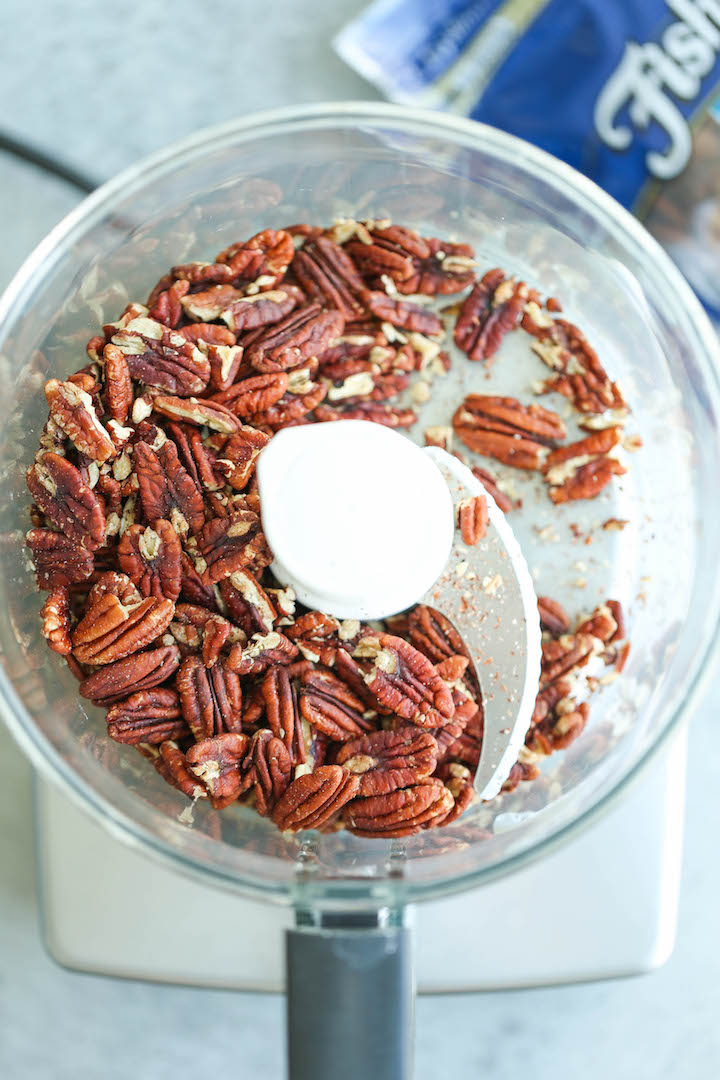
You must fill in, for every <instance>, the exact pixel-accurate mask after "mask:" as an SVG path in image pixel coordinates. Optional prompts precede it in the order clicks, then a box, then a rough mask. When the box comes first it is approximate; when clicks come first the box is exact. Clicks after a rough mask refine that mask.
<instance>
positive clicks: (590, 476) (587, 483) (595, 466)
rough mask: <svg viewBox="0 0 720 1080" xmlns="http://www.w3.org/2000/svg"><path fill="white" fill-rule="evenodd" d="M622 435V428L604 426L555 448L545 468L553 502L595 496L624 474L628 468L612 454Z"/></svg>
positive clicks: (592, 497)
mask: <svg viewBox="0 0 720 1080" xmlns="http://www.w3.org/2000/svg"><path fill="white" fill-rule="evenodd" d="M621 435H622V428H620V427H611V428H602V429H601V430H600V431H594V432H593V433H592V435H588V436H587V438H585V439H580V440H579V441H578V442H574V443H569V444H568V445H567V446H560V447H558V449H557V450H554V451H553V452H552V453H551V454H550V455H549V457H548V458H547V460H546V462H545V465H544V468H543V472H544V475H545V480H546V481H547V483H548V485H549V495H550V498H551V499H552V501H553V502H554V503H564V502H569V501H572V500H574V499H594V498H595V496H596V495H598V494H599V493H600V492H601V491H602V490H603V488H605V487H607V485H608V484H609V483H610V481H611V480H612V478H613V476H622V475H623V474H624V473H625V472H626V469H625V467H624V466H623V465H622V464H621V463H620V462H619V461H618V459H617V458H616V457H612V456H611V455H610V454H609V451H610V450H612V449H613V447H614V446H616V445H617V444H618V443H619V441H620V438H621Z"/></svg>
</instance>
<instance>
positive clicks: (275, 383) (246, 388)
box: [213, 371, 288, 420]
mask: <svg viewBox="0 0 720 1080" xmlns="http://www.w3.org/2000/svg"><path fill="white" fill-rule="evenodd" d="M287 388H288V375H287V372H286V371H276V372H270V373H268V374H267V375H252V376H251V377H250V378H249V379H241V380H240V382H237V383H235V385H234V386H231V387H229V388H228V389H227V390H223V391H222V393H220V394H215V396H214V398H213V401H217V402H219V403H220V404H221V405H225V406H226V407H227V408H228V409H231V410H232V412H234V413H235V415H236V416H238V417H240V419H241V420H247V419H248V418H249V417H251V416H253V415H254V414H255V413H257V412H262V411H263V410H264V409H269V408H270V406H271V405H274V404H275V402H276V401H279V400H280V398H281V397H282V396H283V395H284V393H285V392H286V390H287Z"/></svg>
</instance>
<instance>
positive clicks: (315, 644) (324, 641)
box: [287, 611, 340, 667]
mask: <svg viewBox="0 0 720 1080" xmlns="http://www.w3.org/2000/svg"><path fill="white" fill-rule="evenodd" d="M339 631H340V623H339V622H338V620H337V619H335V618H334V617H333V616H332V615H325V614H324V613H323V612H322V611H308V612H306V613H305V614H304V615H301V616H300V617H299V618H298V619H296V620H295V622H294V623H293V625H292V626H289V627H288V630H287V636H288V637H289V638H290V640H291V641H294V642H295V643H296V644H297V646H298V648H299V649H300V652H301V653H302V655H303V656H304V657H305V659H306V660H312V661H314V662H315V663H316V664H325V665H326V666H328V667H329V666H331V665H332V664H334V663H335V654H336V652H337V650H338V648H339V647H340V640H339V637H338V634H339Z"/></svg>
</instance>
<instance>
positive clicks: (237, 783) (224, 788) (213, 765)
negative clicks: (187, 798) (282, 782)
mask: <svg viewBox="0 0 720 1080" xmlns="http://www.w3.org/2000/svg"><path fill="white" fill-rule="evenodd" d="M249 745H250V739H249V738H248V736H247V735H242V734H240V733H239V732H234V731H228V732H224V733H223V734H221V735H215V736H213V738H210V739H203V740H202V742H198V743H195V745H194V746H191V747H190V749H189V750H188V752H187V754H186V755H185V760H186V762H187V767H188V769H189V770H190V772H191V773H192V774H193V775H194V776H196V777H197V778H198V780H200V782H201V783H202V785H203V786H204V787H205V788H206V789H207V793H208V795H209V797H210V802H211V804H212V806H213V807H214V809H215V810H222V809H224V808H225V807H226V806H229V805H230V803H232V802H235V800H236V799H237V798H238V797H239V795H240V794H241V793H242V791H243V778H242V771H241V765H242V762H243V761H244V759H245V757H246V756H247V752H248V747H249Z"/></svg>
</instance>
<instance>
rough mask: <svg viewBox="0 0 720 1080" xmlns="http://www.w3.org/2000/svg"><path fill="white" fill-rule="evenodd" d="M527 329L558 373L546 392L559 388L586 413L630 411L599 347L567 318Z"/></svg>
mask: <svg viewBox="0 0 720 1080" xmlns="http://www.w3.org/2000/svg"><path fill="white" fill-rule="evenodd" d="M523 326H524V327H525V329H527V330H530V332H531V333H534V335H535V336H536V337H538V339H539V340H538V341H536V342H534V343H533V345H532V349H533V352H535V353H537V355H538V356H539V357H540V359H541V360H542V361H543V363H544V364H547V366H548V367H549V368H551V369H552V370H553V371H556V372H557V373H558V374H557V375H556V377H555V378H554V379H549V380H548V381H547V383H546V384H545V392H549V391H551V390H555V391H557V393H559V394H563V395H564V396H565V397H567V398H569V399H570V401H571V402H572V403H573V405H574V406H575V408H576V409H578V410H579V411H580V412H584V413H596V414H597V413H602V412H605V410H606V409H612V410H617V411H618V413H619V414H624V413H627V411H628V408H627V404H626V402H625V399H624V398H623V396H622V393H621V391H620V389H619V387H618V385H617V383H614V382H612V381H611V379H610V378H609V376H608V374H607V372H606V371H605V369H604V368H603V366H602V364H601V363H600V359H599V357H598V355H597V353H596V352H595V350H594V349H593V348H592V347H591V346H590V344H589V342H588V341H587V339H586V337H585V335H584V334H583V333H582V331H580V330H578V328H577V326H573V324H572V323H570V322H567V321H566V320H565V319H556V320H554V321H552V322H551V325H550V327H549V328H548V327H538V328H534V329H533V328H531V327H530V326H529V325H528V324H527V323H526V320H523Z"/></svg>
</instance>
